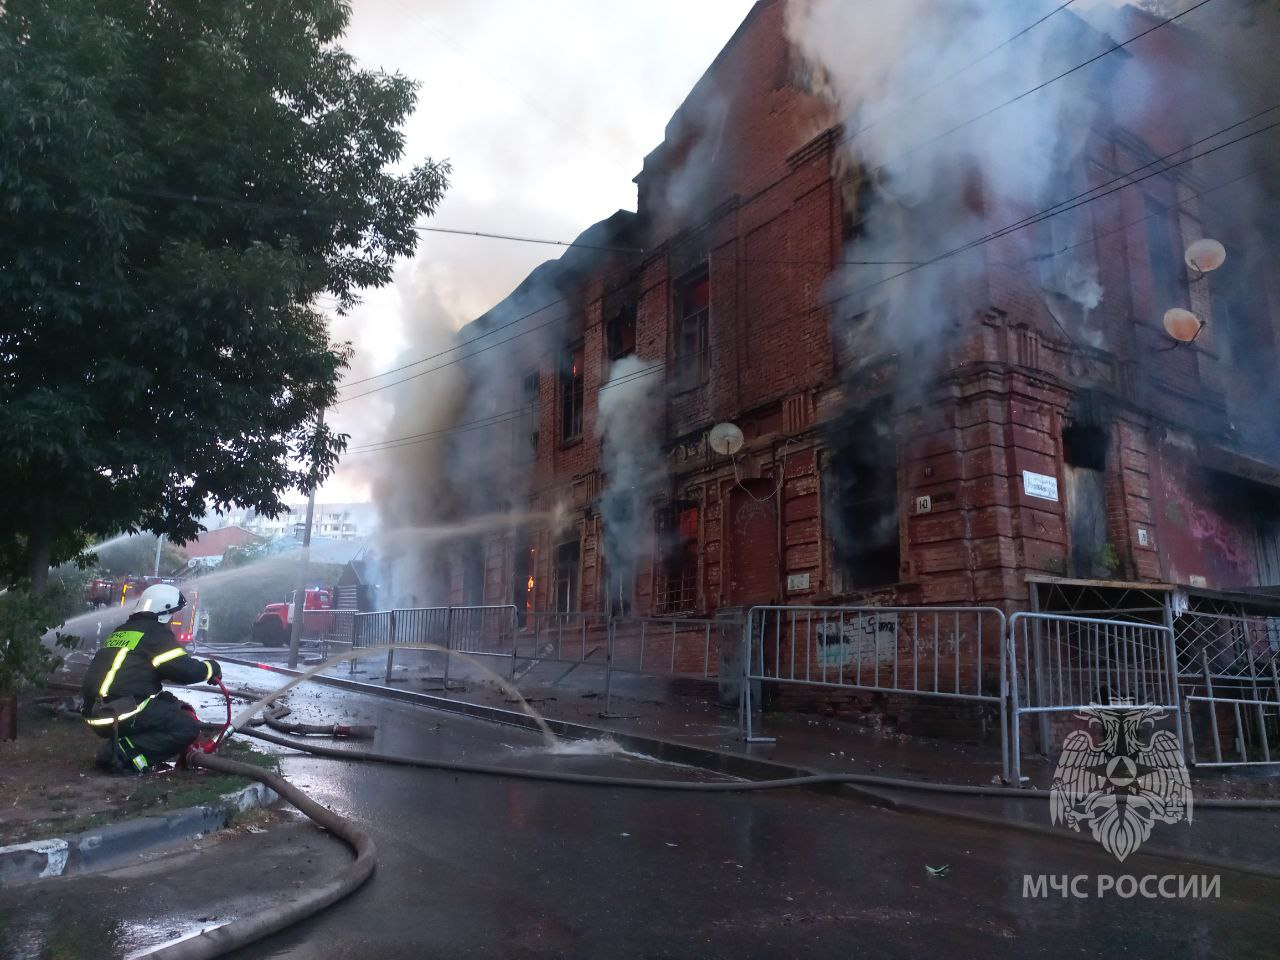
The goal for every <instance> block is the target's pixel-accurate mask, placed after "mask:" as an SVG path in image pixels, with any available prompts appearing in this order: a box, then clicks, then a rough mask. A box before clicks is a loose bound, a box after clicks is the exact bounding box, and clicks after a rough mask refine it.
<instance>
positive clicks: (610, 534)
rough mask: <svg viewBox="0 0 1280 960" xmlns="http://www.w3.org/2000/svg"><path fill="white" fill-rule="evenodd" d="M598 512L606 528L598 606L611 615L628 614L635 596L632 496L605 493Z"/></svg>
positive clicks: (634, 534) (635, 548)
mask: <svg viewBox="0 0 1280 960" xmlns="http://www.w3.org/2000/svg"><path fill="white" fill-rule="evenodd" d="M601 514H602V516H603V517H604V520H605V527H604V550H603V551H602V556H601V558H600V562H601V567H602V573H601V576H600V589H601V591H602V596H601V603H600V607H601V609H603V610H604V611H605V613H607V614H609V615H610V616H619V617H625V616H630V614H631V605H632V600H633V599H634V597H635V580H636V574H635V556H636V552H637V546H636V543H635V539H636V533H637V531H636V529H635V526H634V521H633V517H634V516H635V506H634V499H633V498H632V497H631V496H630V495H623V496H617V495H616V494H613V495H606V496H605V497H604V498H602V500H601Z"/></svg>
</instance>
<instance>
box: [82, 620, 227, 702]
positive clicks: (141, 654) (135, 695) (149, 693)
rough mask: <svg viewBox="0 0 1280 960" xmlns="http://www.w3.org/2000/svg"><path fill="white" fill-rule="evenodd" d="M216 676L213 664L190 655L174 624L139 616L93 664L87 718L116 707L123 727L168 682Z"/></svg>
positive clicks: (106, 644)
mask: <svg viewBox="0 0 1280 960" xmlns="http://www.w3.org/2000/svg"><path fill="white" fill-rule="evenodd" d="M211 676H213V664H212V662H210V661H208V660H200V659H197V658H196V657H193V656H191V655H190V654H188V653H187V651H186V650H184V649H183V648H182V647H181V646H179V645H178V644H177V643H176V642H175V641H174V639H173V633H172V632H171V631H170V630H169V626H168V624H164V623H160V622H159V621H158V620H157V619H156V617H155V615H154V614H150V613H135V614H134V615H133V616H131V617H130V618H129V619H128V620H126V621H125V622H124V623H123V624H122V625H121V626H120V627H119V629H117V630H116V631H115V632H114V633H112V634H111V636H109V637H107V639H106V642H104V643H103V645H102V649H101V650H99V651H98V652H97V654H96V655H95V656H94V658H93V662H92V663H90V664H89V669H88V671H86V673H85V675H84V684H83V685H82V687H81V693H82V694H83V696H84V713H85V717H86V718H90V723H92V722H93V720H92V719H91V718H92V717H93V716H95V715H98V714H100V712H101V710H102V708H103V707H104V706H106V705H111V704H115V705H116V706H114V707H113V708H112V711H111V712H112V714H113V715H114V719H115V720H116V721H117V722H118V721H120V720H124V719H127V716H128V715H132V714H133V713H139V712H141V711H142V709H143V708H144V707H145V706H146V705H147V703H149V702H150V700H151V698H152V697H154V696H155V695H156V694H158V693H159V692H160V690H161V686H162V684H163V682H164V681H166V680H167V681H168V682H170V683H200V682H201V681H203V680H208V679H209V678H210V677H211ZM129 701H132V703H129Z"/></svg>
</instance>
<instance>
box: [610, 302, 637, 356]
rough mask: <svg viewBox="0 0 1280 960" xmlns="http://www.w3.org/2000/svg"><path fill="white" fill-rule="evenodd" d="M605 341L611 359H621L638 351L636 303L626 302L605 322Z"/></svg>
mask: <svg viewBox="0 0 1280 960" xmlns="http://www.w3.org/2000/svg"><path fill="white" fill-rule="evenodd" d="M605 341H606V344H607V348H608V351H609V359H610V360H621V359H622V358H623V357H629V356H631V355H632V354H633V353H635V352H636V305H635V304H634V303H628V304H624V305H623V306H622V307H621V308H620V309H619V310H618V311H617V312H615V313H614V314H613V316H611V317H610V318H609V320H608V322H607V323H606V324H605Z"/></svg>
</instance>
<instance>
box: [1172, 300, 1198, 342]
mask: <svg viewBox="0 0 1280 960" xmlns="http://www.w3.org/2000/svg"><path fill="white" fill-rule="evenodd" d="M1203 326H1204V321H1203V320H1201V319H1200V318H1199V317H1197V316H1196V315H1195V314H1194V313H1192V312H1191V311H1190V310H1185V309H1183V308H1182V307H1174V308H1173V309H1171V310H1166V311H1165V312H1164V332H1165V333H1167V334H1168V335H1169V336H1171V337H1173V339H1175V340H1177V341H1178V342H1179V343H1190V342H1191V341H1192V340H1194V339H1195V338H1196V337H1198V336H1200V330H1201V328H1202V327H1203Z"/></svg>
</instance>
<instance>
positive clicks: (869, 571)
mask: <svg viewBox="0 0 1280 960" xmlns="http://www.w3.org/2000/svg"><path fill="white" fill-rule="evenodd" d="M825 480H826V484H825V494H826V497H825V499H826V511H827V517H828V524H827V526H828V532H829V534H830V536H831V546H832V554H833V558H834V560H835V572H836V574H837V583H838V586H839V588H841V589H856V588H860V587H878V586H884V585H885V584H890V583H896V582H897V580H898V568H899V565H900V563H901V559H902V548H901V542H900V536H899V529H898V450H897V444H896V443H895V441H894V438H893V434H892V431H891V430H890V426H889V411H888V409H887V405H885V404H876V405H874V406H872V407H868V408H864V409H863V410H862V411H860V412H858V413H856V414H854V415H852V416H850V417H848V418H846V420H845V421H844V423H843V424H842V425H841V428H840V434H839V442H838V443H837V444H836V445H834V446H833V447H832V450H831V455H830V458H829V459H828V460H827V465H826V477H825Z"/></svg>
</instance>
